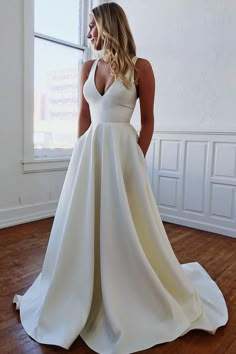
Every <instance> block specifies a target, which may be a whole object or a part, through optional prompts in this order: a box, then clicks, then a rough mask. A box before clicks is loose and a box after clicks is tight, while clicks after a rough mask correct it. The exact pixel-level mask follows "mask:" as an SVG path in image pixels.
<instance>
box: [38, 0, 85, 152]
mask: <svg viewBox="0 0 236 354" xmlns="http://www.w3.org/2000/svg"><path fill="white" fill-rule="evenodd" d="M34 3H35V10H34V14H35V17H34V32H35V41H34V148H35V149H71V148H72V147H73V144H74V142H75V140H76V137H77V124H78V107H79V95H78V90H79V72H80V66H81V64H82V58H83V50H82V49H81V48H78V47H77V46H79V45H80V43H79V38H80V33H79V11H80V1H79V0H34ZM38 35H39V36H38Z"/></svg>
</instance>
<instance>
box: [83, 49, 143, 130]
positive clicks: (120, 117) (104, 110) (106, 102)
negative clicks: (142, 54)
mask: <svg viewBox="0 0 236 354" xmlns="http://www.w3.org/2000/svg"><path fill="white" fill-rule="evenodd" d="M99 60H100V59H96V60H95V61H94V62H93V64H92V67H91V70H90V73H89V76H88V79H87V80H86V82H85V84H84V87H83V93H84V97H85V99H86V101H87V102H88V104H89V108H90V115H91V121H92V123H95V124H96V123H103V122H111V123H112V122H114V123H115V122H123V123H129V122H130V120H131V116H132V113H133V111H134V108H135V104H136V100H137V91H136V86H135V83H134V73H133V71H132V72H131V71H128V72H127V73H126V74H125V76H126V77H127V78H128V77H129V78H130V79H131V82H132V86H131V88H126V87H125V86H124V84H123V83H122V81H121V80H119V79H117V80H115V81H114V82H113V83H112V84H111V86H110V87H109V88H108V89H107V90H106V92H105V93H104V94H103V95H101V94H100V92H99V91H98V90H97V88H96V85H95V71H96V67H97V64H98V61H99ZM132 61H133V62H134V64H135V63H136V61H137V57H136V56H135V57H133V58H132Z"/></svg>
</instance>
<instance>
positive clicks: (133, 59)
mask: <svg viewBox="0 0 236 354" xmlns="http://www.w3.org/2000/svg"><path fill="white" fill-rule="evenodd" d="M137 59H138V58H137V57H136V55H135V56H134V57H133V58H132V62H133V63H134V64H135V63H136V61H137Z"/></svg>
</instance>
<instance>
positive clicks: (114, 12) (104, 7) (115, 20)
mask: <svg viewBox="0 0 236 354" xmlns="http://www.w3.org/2000/svg"><path fill="white" fill-rule="evenodd" d="M92 13H93V15H94V18H95V22H96V25H97V29H98V39H97V40H98V41H99V40H101V46H102V50H103V59H104V61H105V62H107V63H109V64H110V71H111V75H112V76H113V77H114V78H115V80H116V79H120V80H121V81H122V82H123V84H124V85H125V87H126V88H130V87H131V77H130V76H129V77H128V78H127V77H126V76H125V75H126V73H127V72H128V71H130V73H133V72H136V73H137V76H138V70H137V68H136V67H135V65H134V63H133V61H132V58H130V55H132V54H134V55H135V56H136V45H135V42H134V39H133V36H132V33H131V30H130V26H129V23H128V20H127V17H126V14H125V12H124V10H123V9H122V7H121V6H120V5H118V4H117V3H115V2H109V3H104V4H101V5H99V6H96V7H94V8H93V9H92ZM136 81H137V77H136Z"/></svg>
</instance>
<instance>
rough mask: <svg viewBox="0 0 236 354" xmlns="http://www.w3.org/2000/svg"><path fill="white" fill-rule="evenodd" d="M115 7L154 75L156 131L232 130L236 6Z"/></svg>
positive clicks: (133, 2) (132, 3) (182, 2)
mask: <svg viewBox="0 0 236 354" xmlns="http://www.w3.org/2000/svg"><path fill="white" fill-rule="evenodd" d="M117 2H118V3H119V4H120V5H121V6H122V7H123V9H124V10H125V12H126V14H127V17H128V20H129V23H130V25H131V29H132V31H133V35H134V38H135V41H136V44H137V56H139V57H143V58H147V59H148V60H149V61H150V62H151V63H152V66H153V69H154V72H155V77H156V102H155V127H156V129H157V130H162V129H163V130H165V129H170V130H175V129H177V130H207V131H227V130H228V131H231V130H234V131H236V119H235V117H236V80H235V77H236V66H235V63H236V36H235V33H236V1H222V0H207V1H206V0H197V1H196V0H178V1H174V0H165V1H164V0H145V1H143V0H118V1H117ZM136 119H138V117H136Z"/></svg>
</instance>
